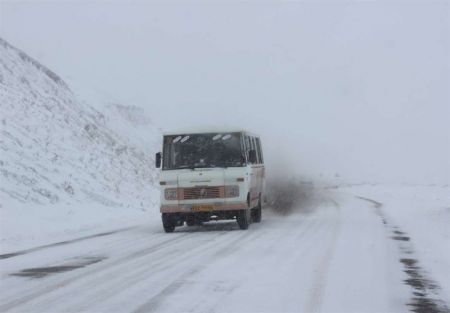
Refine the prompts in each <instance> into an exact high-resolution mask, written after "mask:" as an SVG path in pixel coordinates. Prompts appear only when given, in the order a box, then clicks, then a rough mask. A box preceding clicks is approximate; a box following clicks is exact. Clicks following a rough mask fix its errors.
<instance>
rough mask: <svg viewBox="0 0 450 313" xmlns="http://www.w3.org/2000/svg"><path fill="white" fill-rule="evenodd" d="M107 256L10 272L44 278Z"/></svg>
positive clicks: (99, 260) (21, 275) (98, 260)
mask: <svg viewBox="0 0 450 313" xmlns="http://www.w3.org/2000/svg"><path fill="white" fill-rule="evenodd" d="M104 259H106V257H103V256H91V257H83V258H78V259H75V260H74V261H72V262H70V263H66V264H62V265H57V266H47V267H34V268H27V269H24V270H21V271H20V272H17V273H13V274H10V276H19V277H31V278H43V277H46V276H48V275H52V274H57V273H64V272H69V271H73V270H76V269H79V268H83V267H86V266H88V265H91V264H95V263H98V262H101V261H103V260H104Z"/></svg>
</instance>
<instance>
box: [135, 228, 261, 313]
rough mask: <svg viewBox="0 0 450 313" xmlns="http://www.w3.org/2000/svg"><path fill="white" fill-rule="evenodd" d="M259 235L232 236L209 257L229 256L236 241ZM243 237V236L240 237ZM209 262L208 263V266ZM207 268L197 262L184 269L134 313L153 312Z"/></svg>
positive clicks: (250, 238)
mask: <svg viewBox="0 0 450 313" xmlns="http://www.w3.org/2000/svg"><path fill="white" fill-rule="evenodd" d="M257 236H261V233H259V232H256V231H254V232H252V233H251V234H249V232H242V234H239V236H237V237H236V238H233V239H232V240H231V241H228V242H227V243H226V244H224V245H221V246H216V249H215V250H216V251H215V252H213V253H212V254H211V255H209V258H210V259H212V260H214V259H217V258H220V257H221V256H225V255H226V256H230V255H232V254H235V253H237V251H238V250H237V249H236V246H237V245H236V244H237V243H238V244H239V245H240V246H242V244H245V243H246V242H248V241H251V240H253V239H254V237H257ZM242 237H244V238H242ZM210 265H211V263H209V266H210ZM206 268H207V266H206V265H204V264H198V265H195V266H193V267H192V268H190V269H189V270H187V271H185V272H184V273H183V274H181V275H179V276H178V277H177V278H176V279H174V280H172V281H171V282H170V283H169V284H167V285H166V286H165V287H164V288H163V289H161V290H160V291H159V292H158V293H157V294H156V295H154V296H152V297H151V298H150V299H149V300H148V301H146V302H145V303H143V304H141V305H140V306H139V307H138V308H137V309H136V310H134V311H133V312H134V313H146V312H155V311H156V310H157V309H158V308H159V306H160V305H161V303H162V302H163V301H164V300H165V299H166V298H167V297H168V296H169V295H170V294H172V293H173V292H175V291H176V290H178V289H180V288H181V287H182V286H183V285H184V284H185V282H186V280H187V278H189V277H191V276H193V275H195V274H198V273H199V272H201V271H204V270H205V269H206Z"/></svg>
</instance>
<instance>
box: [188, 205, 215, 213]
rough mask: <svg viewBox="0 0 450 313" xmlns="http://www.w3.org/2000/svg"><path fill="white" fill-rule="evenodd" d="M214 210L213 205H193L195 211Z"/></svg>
mask: <svg viewBox="0 0 450 313" xmlns="http://www.w3.org/2000/svg"><path fill="white" fill-rule="evenodd" d="M212 210H214V206H212V205H194V206H192V211H194V212H209V211H212Z"/></svg>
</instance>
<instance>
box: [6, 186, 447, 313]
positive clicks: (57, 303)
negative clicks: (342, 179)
mask: <svg viewBox="0 0 450 313" xmlns="http://www.w3.org/2000/svg"><path fill="white" fill-rule="evenodd" d="M357 196H360V197H361V198H358V197H357ZM371 200H374V201H375V202H374V201H371ZM383 205H384V203H382V202H381V201H380V200H379V199H369V198H367V197H365V195H364V194H361V195H355V194H352V193H348V192H340V193H338V192H336V193H330V194H328V195H327V196H324V197H321V198H320V200H318V201H316V202H315V203H314V204H313V205H311V206H310V207H309V210H307V211H305V210H299V211H294V212H293V213H292V214H290V215H288V216H280V215H277V214H275V213H273V212H272V211H271V210H270V208H266V209H265V210H264V216H263V221H262V222H261V223H260V224H252V225H251V227H250V229H249V230H247V231H242V230H239V229H238V227H237V225H236V223H235V222H220V223H219V222H211V223H208V224H205V225H204V226H201V227H181V228H177V230H176V231H175V233H172V234H166V233H163V232H162V228H161V225H160V222H159V221H153V222H150V223H143V224H142V225H137V226H136V227H132V228H124V229H120V230H119V231H117V232H111V233H106V234H101V235H99V236H90V237H88V238H83V239H81V240H74V241H70V242H66V243H61V244H57V245H52V246H47V247H43V248H41V249H34V250H29V251H23V254H18V255H4V256H2V258H1V259H0V271H1V285H0V311H1V312H7V311H11V312H26V311H31V312H80V311H88V312H407V311H411V310H413V311H414V310H415V311H417V312H421V311H420V310H421V309H422V310H423V309H425V310H426V311H427V312H448V301H449V298H450V297H449V295H448V294H447V291H448V289H445V288H443V287H445V286H442V283H445V281H446V278H445V277H431V276H432V275H431V274H430V271H428V269H429V268H427V265H428V264H426V263H425V264H424V263H423V262H422V260H421V259H420V257H418V255H417V254H416V251H415V250H414V238H413V237H411V236H410V235H409V234H407V233H406V232H405V230H404V229H403V228H401V225H398V224H395V223H394V220H392V218H391V217H390V215H389V214H386V212H385V211H383V209H384V208H383ZM395 222H397V221H395ZM431 273H432V272H431ZM447 279H448V277H447ZM424 312H425V311H424Z"/></svg>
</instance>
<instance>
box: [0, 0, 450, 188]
mask: <svg viewBox="0 0 450 313" xmlns="http://www.w3.org/2000/svg"><path fill="white" fill-rule="evenodd" d="M449 3H450V2H448V1H441V2H439V1H434V2H426V1H424V2H405V1H401V2H384V1H383V2H381V1H373V2H349V1H345V2H264V3H256V2H231V1H229V2H218V1H210V2H206V1H203V2H189V3H187V2H172V1H169V2H133V4H129V3H128V2H126V3H125V2H120V1H119V2H112V1H108V2H100V1H98V2H92V1H91V2H87V1H86V2H39V3H36V2H11V1H1V4H0V36H1V37H3V38H4V39H5V40H7V41H9V42H10V43H11V44H13V45H15V46H16V47H18V48H20V49H22V50H24V51H25V52H27V53H28V54H30V55H31V56H32V57H34V58H36V59H37V60H39V61H40V62H42V63H43V64H45V65H46V66H48V67H49V68H51V69H52V70H54V71H55V72H56V73H58V74H59V75H61V76H62V77H63V78H64V79H66V80H68V82H69V84H70V82H71V81H73V82H77V83H78V84H81V85H83V86H85V87H86V90H88V89H91V90H95V91H96V92H98V93H101V94H103V95H104V96H105V99H108V100H110V101H114V102H120V103H122V104H130V105H139V106H142V107H145V108H146V109H147V110H148V111H149V112H150V114H151V116H152V117H153V121H154V122H155V123H156V124H158V125H160V126H161V127H162V128H163V129H164V130H171V129H176V128H180V127H183V128H187V127H198V126H202V125H216V126H221V125H224V126H227V127H236V128H247V129H250V130H252V131H253V132H256V133H259V134H261V135H262V139H263V146H264V150H265V154H266V159H267V162H268V165H269V174H270V172H272V173H275V172H277V171H279V170H281V169H283V168H284V169H285V171H284V172H283V173H289V172H297V173H301V174H304V175H306V176H312V177H318V176H319V175H323V176H324V177H333V176H334V174H335V173H339V174H340V175H341V177H342V178H341V179H342V180H352V181H362V180H364V181H392V182H413V183H448V182H449V181H450V91H449V90H450V88H449V86H450V13H449V12H450V5H449ZM292 169H294V170H292ZM286 175H287V174H286Z"/></svg>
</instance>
